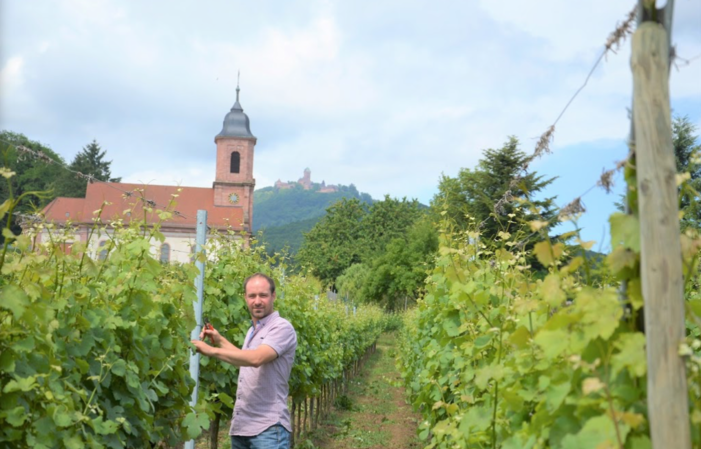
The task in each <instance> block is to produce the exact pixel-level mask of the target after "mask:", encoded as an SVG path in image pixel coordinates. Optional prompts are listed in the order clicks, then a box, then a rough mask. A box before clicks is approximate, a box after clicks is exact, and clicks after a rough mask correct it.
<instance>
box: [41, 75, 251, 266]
mask: <svg viewBox="0 0 701 449" xmlns="http://www.w3.org/2000/svg"><path fill="white" fill-rule="evenodd" d="M239 92H240V89H239V87H238V86H237V87H236V103H234V106H233V107H232V108H231V110H230V111H229V113H228V114H226V116H225V117H224V124H223V127H222V130H221V132H220V133H219V134H217V135H216V136H215V137H214V143H215V145H216V171H215V176H214V182H213V184H212V187H211V188H206V187H184V186H161V185H140V184H129V183H121V182H120V183H104V182H92V183H89V184H88V188H87V192H86V195H85V198H62V197H59V198H56V199H54V200H53V201H52V202H51V203H49V204H48V205H47V206H46V207H45V208H44V210H43V213H44V217H45V219H46V222H47V223H55V224H56V225H59V226H66V225H70V226H72V227H73V228H74V229H75V230H76V233H75V237H74V241H82V242H87V241H88V236H89V235H90V231H91V229H92V228H93V226H94V224H95V223H94V221H93V218H94V217H95V215H93V212H94V211H97V210H99V209H100V208H102V214H101V216H100V219H99V223H101V224H103V225H106V224H108V223H109V222H111V221H113V220H118V219H122V220H124V222H128V221H130V220H139V221H143V220H144V214H146V223H147V224H149V225H152V224H153V223H156V222H158V221H159V217H158V215H157V214H156V213H155V212H156V211H155V210H154V211H153V212H144V208H145V207H152V208H153V209H160V210H163V209H164V208H165V207H166V206H168V204H169V203H170V202H171V201H173V202H174V203H175V204H174V206H173V207H172V210H173V211H174V213H173V215H172V217H171V218H169V219H167V220H162V221H161V233H162V234H163V235H164V236H165V241H164V242H163V243H161V242H156V241H154V242H152V244H153V247H152V253H153V254H154V255H155V256H156V257H157V258H158V259H160V261H161V262H163V263H168V262H184V263H187V262H189V261H190V260H191V258H192V254H193V253H194V248H195V236H196V227H197V211H198V210H200V209H205V210H206V211H207V225H208V227H209V229H210V230H213V229H216V230H219V231H221V232H226V231H227V230H229V229H231V230H233V231H234V232H235V233H236V235H237V236H240V238H242V239H244V240H245V241H246V243H247V242H248V241H249V239H250V237H251V235H252V232H253V225H252V223H253V190H254V188H255V185H256V181H255V179H253V157H254V152H255V151H254V150H255V146H256V142H257V139H256V137H255V136H254V135H253V134H252V133H251V127H250V121H249V119H248V116H247V115H246V114H245V113H244V112H243V108H242V107H241V104H240V103H239ZM176 195H177V196H176ZM154 204H155V207H153V206H154ZM103 205H104V206H103ZM103 229H105V228H103ZM106 229H107V230H103V231H102V234H101V235H99V236H98V235H97V233H95V234H94V235H93V236H92V238H91V241H90V243H89V246H88V251H89V253H90V254H91V255H94V256H95V257H97V258H105V257H107V254H106V249H104V248H105V247H106V244H107V242H108V239H109V235H108V234H107V235H106V234H105V232H107V233H109V232H110V231H109V228H106ZM47 232H49V231H46V230H45V231H44V232H43V234H41V235H40V236H39V239H40V241H46V240H48V238H49V236H48V235H47V234H46V233H47ZM66 251H70V243H69V244H68V245H67V246H66Z"/></svg>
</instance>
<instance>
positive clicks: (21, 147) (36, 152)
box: [0, 139, 187, 218]
mask: <svg viewBox="0 0 701 449" xmlns="http://www.w3.org/2000/svg"><path fill="white" fill-rule="evenodd" d="M0 142H4V143H6V144H8V145H11V146H13V147H14V148H15V149H17V151H19V152H20V153H21V154H20V158H21V157H22V156H23V155H28V156H31V157H33V158H35V159H37V160H40V161H42V162H44V163H46V164H54V165H58V166H59V167H61V168H63V169H64V170H66V171H68V172H70V173H73V174H74V175H76V176H77V177H79V178H82V179H85V180H87V181H88V182H90V183H93V182H99V183H102V184H105V185H107V186H109V187H110V188H112V189H114V190H117V191H119V192H121V193H122V194H123V195H124V196H126V197H127V198H130V197H132V196H134V194H135V192H134V191H130V190H124V189H120V188H119V187H117V185H116V184H115V183H112V182H107V181H102V180H100V179H97V178H96V177H94V176H93V175H86V174H84V173H81V172H79V171H77V170H73V169H72V168H70V167H68V166H67V165H66V164H64V163H62V162H60V161H57V160H55V159H52V158H51V157H49V156H48V155H47V154H45V153H43V152H42V151H39V150H33V149H31V148H27V147H26V146H24V145H15V144H14V143H12V142H8V141H7V140H4V139H0ZM137 198H138V199H140V200H141V201H142V202H143V203H145V204H146V205H147V206H149V207H152V208H154V209H155V208H161V209H163V210H168V206H163V205H160V204H158V203H156V202H155V201H153V200H149V199H147V198H145V197H143V196H137ZM172 213H173V215H175V216H176V217H180V218H187V217H186V216H185V215H184V214H183V213H181V212H179V211H177V210H172Z"/></svg>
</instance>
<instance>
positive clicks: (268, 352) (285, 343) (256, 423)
mask: <svg viewBox="0 0 701 449" xmlns="http://www.w3.org/2000/svg"><path fill="white" fill-rule="evenodd" d="M243 290H244V293H245V297H246V305H247V306H248V310H249V312H250V313H251V319H252V321H253V325H252V326H251V328H250V329H248V332H247V333H246V340H245V342H244V344H243V347H242V348H241V349H239V348H237V347H236V346H234V345H233V344H231V343H230V342H229V341H228V340H227V339H226V338H224V337H222V336H221V334H219V332H217V330H216V329H204V330H203V331H202V333H201V334H200V340H197V341H193V342H192V343H193V344H194V345H195V346H196V348H197V351H198V352H200V353H201V354H203V355H206V356H208V357H215V358H217V359H219V360H221V361H223V362H226V363H231V364H232V365H235V366H239V367H240V370H239V382H238V389H237V392H236V404H235V405H234V415H233V417H232V421H231V429H230V430H229V435H231V447H232V449H288V448H289V446H290V433H291V432H292V426H291V423H290V412H289V410H288V409H287V397H288V395H289V386H288V383H289V380H290V371H291V370H292V363H293V362H294V358H295V350H296V348H297V334H296V333H295V330H294V327H292V324H290V322H289V321H287V320H286V319H284V318H281V317H280V314H279V313H278V312H275V311H273V303H274V302H275V282H274V281H273V280H272V279H271V278H269V277H268V276H266V275H264V274H261V273H256V274H253V275H251V276H249V277H248V278H247V279H246V280H245V281H244V282H243ZM206 337H209V338H210V340H211V342H212V344H213V345H214V346H210V345H208V344H207V343H205V342H204V341H203V340H204V339H205V338H206Z"/></svg>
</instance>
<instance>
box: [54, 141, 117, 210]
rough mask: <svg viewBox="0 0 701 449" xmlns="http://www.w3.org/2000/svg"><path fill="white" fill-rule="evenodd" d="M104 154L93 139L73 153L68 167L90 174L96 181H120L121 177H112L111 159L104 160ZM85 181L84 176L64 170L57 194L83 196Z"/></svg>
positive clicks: (73, 196) (74, 196)
mask: <svg viewBox="0 0 701 449" xmlns="http://www.w3.org/2000/svg"><path fill="white" fill-rule="evenodd" d="M105 155H106V151H104V150H102V148H100V144H98V143H97V141H96V140H93V141H92V142H90V143H89V144H88V145H86V146H84V147H83V149H82V150H81V151H80V152H79V153H78V154H76V155H75V158H73V161H72V162H71V164H70V166H69V168H70V169H71V170H73V171H76V172H79V173H82V174H84V175H90V176H92V177H94V178H95V179H96V180H98V181H109V182H119V181H121V180H122V178H112V173H111V171H110V165H112V161H106V160H104V158H105ZM87 183H88V181H87V180H86V179H85V178H82V177H79V176H77V175H75V174H73V173H70V172H66V175H65V176H63V177H62V179H61V181H60V183H59V185H58V189H59V192H58V193H59V196H66V197H70V198H83V197H85V192H86V190H87Z"/></svg>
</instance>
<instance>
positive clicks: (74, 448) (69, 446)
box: [63, 435, 85, 449]
mask: <svg viewBox="0 0 701 449" xmlns="http://www.w3.org/2000/svg"><path fill="white" fill-rule="evenodd" d="M63 444H64V445H65V447H66V449H84V448H85V445H84V444H83V442H82V441H81V440H80V438H79V437H78V436H76V435H73V436H70V437H66V438H64V439H63Z"/></svg>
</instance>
